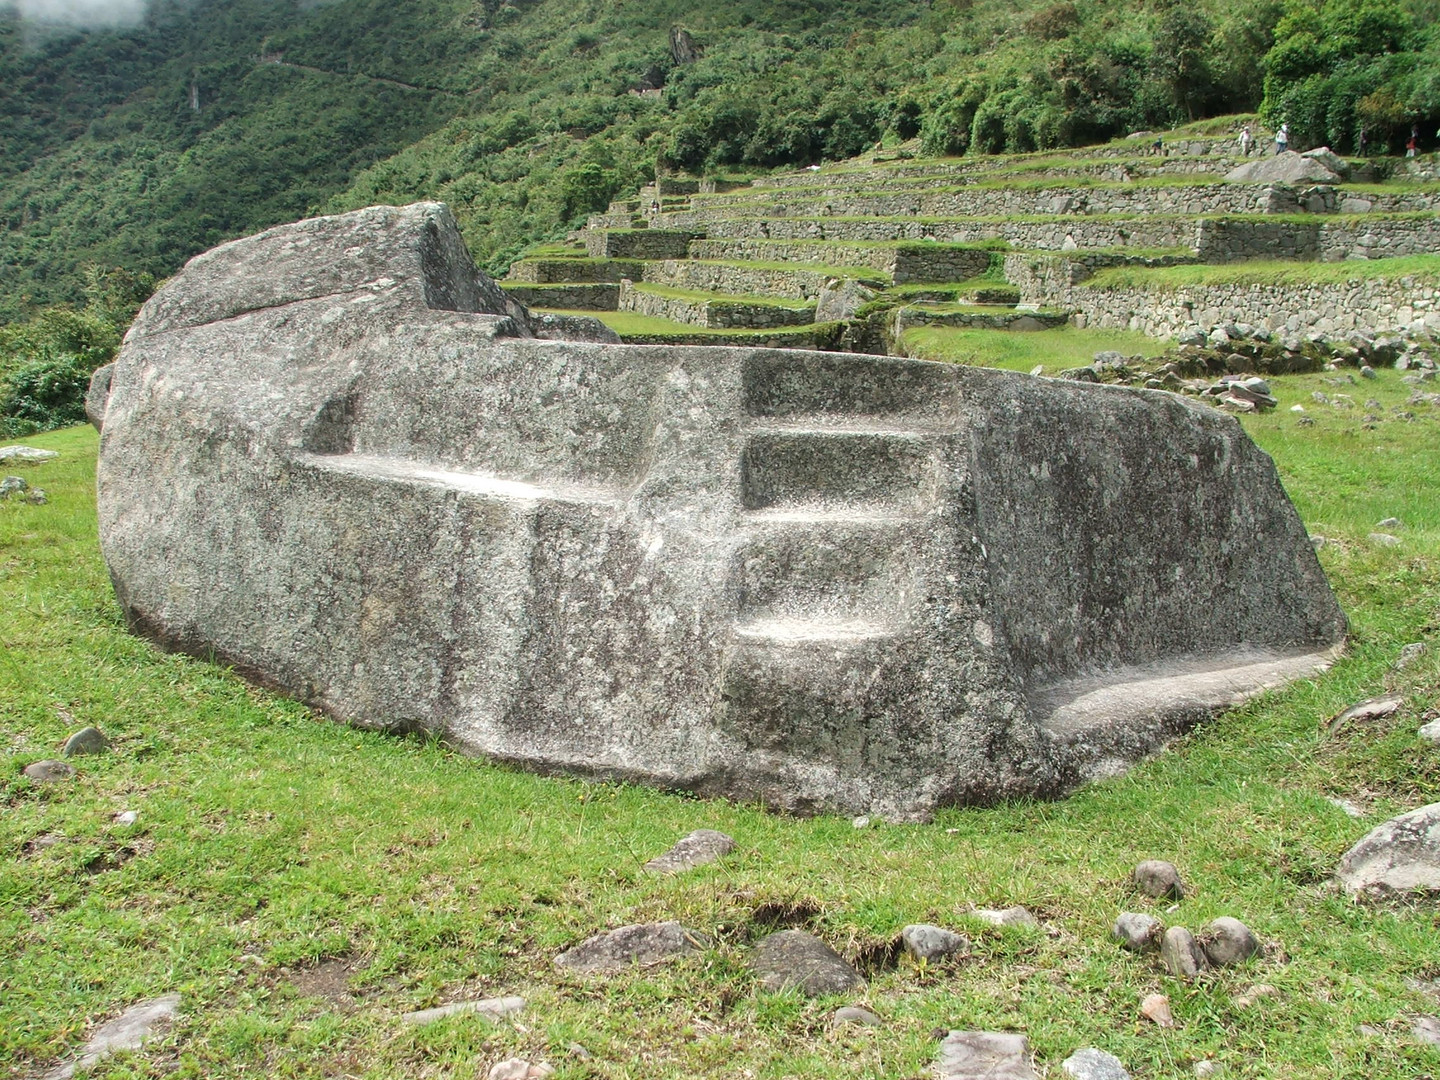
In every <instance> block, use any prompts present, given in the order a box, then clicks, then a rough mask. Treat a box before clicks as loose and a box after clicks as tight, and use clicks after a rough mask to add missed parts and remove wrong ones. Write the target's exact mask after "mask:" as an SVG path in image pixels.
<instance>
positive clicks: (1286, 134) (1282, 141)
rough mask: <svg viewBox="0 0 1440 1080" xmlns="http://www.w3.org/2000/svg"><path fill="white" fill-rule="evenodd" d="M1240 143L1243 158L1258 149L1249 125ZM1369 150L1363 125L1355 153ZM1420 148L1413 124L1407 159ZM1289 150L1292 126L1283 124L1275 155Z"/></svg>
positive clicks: (1417, 128)
mask: <svg viewBox="0 0 1440 1080" xmlns="http://www.w3.org/2000/svg"><path fill="white" fill-rule="evenodd" d="M1435 138H1436V140H1437V141H1440V131H1437V132H1435ZM1238 142H1239V144H1240V156H1241V157H1249V156H1250V151H1252V150H1255V149H1257V148H1258V143H1257V142H1256V139H1255V135H1254V133H1253V132H1252V131H1251V130H1250V125H1249V124H1246V125H1245V126H1244V127H1243V128H1241V129H1240V136H1239V139H1238ZM1369 148H1370V129H1369V128H1368V127H1366V126H1364V125H1362V126H1361V128H1360V134H1359V135H1358V136H1357V137H1356V140H1355V153H1356V154H1357V155H1358V156H1360V157H1364V156H1365V155H1366V153H1367V151H1368V150H1369ZM1419 148H1420V125H1419V124H1412V125H1410V138H1409V139H1408V140H1407V141H1406V143H1405V156H1406V157H1407V158H1413V157H1414V156H1415V154H1416V153H1417V152H1418V151H1419ZM1289 149H1290V125H1289V124H1281V125H1280V127H1279V129H1278V130H1277V131H1276V132H1275V153H1277V154H1283V153H1285V151H1287V150H1289Z"/></svg>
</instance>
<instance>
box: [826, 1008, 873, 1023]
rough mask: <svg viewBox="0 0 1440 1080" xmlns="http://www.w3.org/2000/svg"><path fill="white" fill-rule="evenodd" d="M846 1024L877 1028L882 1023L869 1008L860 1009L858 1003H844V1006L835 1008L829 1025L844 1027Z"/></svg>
mask: <svg viewBox="0 0 1440 1080" xmlns="http://www.w3.org/2000/svg"><path fill="white" fill-rule="evenodd" d="M846 1024H858V1025H860V1026H861V1027H872V1028H878V1027H881V1026H882V1025H883V1021H882V1020H881V1019H880V1017H878V1016H876V1015H875V1014H874V1013H873V1012H871V1011H870V1010H869V1009H862V1008H860V1006H858V1005H846V1006H845V1007H844V1008H840V1009H836V1010H835V1015H834V1016H832V1017H831V1018H830V1026H831V1027H844V1026H845V1025H846Z"/></svg>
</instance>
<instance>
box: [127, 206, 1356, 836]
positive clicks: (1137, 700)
mask: <svg viewBox="0 0 1440 1080" xmlns="http://www.w3.org/2000/svg"><path fill="white" fill-rule="evenodd" d="M589 322H590V321H589V320H571V321H562V322H560V323H555V324H550V325H548V326H547V324H545V323H544V322H543V321H542V320H537V319H535V318H534V317H532V316H531V315H530V313H529V312H528V311H526V310H525V309H524V308H523V306H521V305H519V304H518V303H515V302H513V301H509V300H507V298H506V297H505V296H504V295H503V294H502V293H501V292H500V290H499V289H498V288H496V287H495V285H494V283H493V282H490V281H489V279H487V278H484V277H483V276H481V275H479V274H478V273H477V272H476V271H475V269H474V266H473V264H472V263H471V261H470V258H469V256H468V254H467V253H466V252H465V249H464V246H463V244H462V243H461V242H460V238H459V232H458V230H457V229H456V227H455V224H454V222H453V220H452V219H451V218H450V216H449V214H448V212H447V211H446V210H445V209H444V208H443V207H440V206H438V205H434V204H420V205H417V206H413V207H406V208H389V207H376V208H372V209H370V210H365V211H360V212H357V213H355V214H347V215H343V216H340V217H333V218H320V219H315V220H312V221H306V222H301V223H299V224H297V225H293V226H287V227H285V228H280V229H273V230H270V231H269V232H266V233H263V234H261V235H259V236H256V237H252V238H249V239H246V240H240V241H236V242H234V243H231V244H227V245H224V246H223V247H220V248H217V249H215V250H214V251H212V252H209V253H207V254H205V255H201V256H199V257H197V258H196V259H194V260H192V261H191V263H190V264H189V265H188V266H187V267H186V268H185V270H183V271H182V272H181V273H180V274H178V275H177V276H176V277H174V278H173V279H172V280H171V281H170V282H169V283H168V284H167V285H166V286H165V287H164V288H163V289H161V290H160V292H158V293H157V294H156V295H155V296H154V297H153V298H152V299H151V300H150V301H149V302H148V303H147V305H146V306H145V308H144V310H143V311H142V312H141V315H140V317H139V318H138V320H137V321H136V324H135V326H134V328H133V329H132V330H131V333H130V335H129V337H128V338H127V341H126V344H125V346H124V348H123V349H122V350H121V353H120V355H119V356H118V358H117V361H116V367H115V370H114V374H113V378H112V380H111V386H110V394H109V400H108V405H107V407H106V411H105V415H104V418H103V419H104V431H103V434H102V438H101V456H100V465H99V517H100V530H101V542H102V546H103V550H104V554H105V557H106V560H107V562H108V564H109V567H110V571H111V574H112V577H113V580H114V582H115V586H116V590H117V594H118V596H119V599H120V601H121V604H122V606H123V608H124V610H125V613H126V615H127V617H128V619H129V621H130V624H131V625H132V626H133V627H134V628H135V629H136V630H137V631H139V632H141V633H144V634H147V635H149V636H151V637H153V638H154V639H156V640H157V641H160V642H162V643H164V644H166V645H168V646H170V647H174V648H179V649H185V650H188V651H191V652H194V653H197V654H200V655H203V656H214V657H217V658H219V659H221V660H223V661H224V662H226V663H229V664H232V665H234V666H235V668H236V669H237V670H239V671H241V672H244V673H247V674H249V675H250V676H252V677H254V678H257V679H259V680H261V681H263V682H266V683H268V684H271V685H274V686H277V687H280V688H282V689H284V690H285V691H287V692H289V693H291V694H294V695H295V696H297V697H299V698H301V699H303V700H305V701H307V702H309V703H311V704H313V705H315V706H316V707H318V708H321V709H324V710H326V711H328V712H330V713H332V714H334V715H336V716H338V717H341V718H344V719H346V720H349V721H352V722H354V723H357V724H360V725H364V726H367V727H372V728H381V729H388V730H402V731H411V730H423V731H426V732H431V733H433V734H435V735H436V736H440V737H443V738H445V739H447V740H448V741H450V742H451V743H453V744H454V745H456V746H458V747H460V748H462V749H464V750H467V751H470V752H473V753H477V754H485V755H488V756H490V757H493V758H497V759H500V760H505V761H511V762H516V763H518V764H521V765H524V766H527V767H530V768H535V769H541V770H563V771H568V772H572V773H579V774H585V775H591V776H604V777H620V778H627V779H634V780H639V781H644V782H647V783H651V784H657V785H661V786H666V787H675V788H684V789H688V790H692V791H696V792H700V793H711V794H720V795H726V796H731V797H734V798H739V799H746V800H760V801H763V802H764V803H766V804H767V805H772V806H776V807H784V808H788V809H792V810H797V811H817V810H843V811H849V812H854V813H870V812H874V813H878V814H882V815H886V816H889V817H894V818H915V817H923V816H925V815H926V814H928V813H929V812H931V811H932V810H933V809H934V808H935V807H938V806H942V805H945V804H950V803H983V802H990V801H994V800H996V799H1001V798H1006V797H1011V796H1021V795H1045V796H1051V795H1057V794H1059V793H1061V792H1063V791H1065V790H1068V789H1069V788H1071V787H1073V786H1074V785H1075V784H1078V783H1080V782H1083V781H1084V780H1086V779H1088V778H1090V777H1092V776H1097V775H1109V774H1111V773H1113V772H1115V771H1116V770H1117V769H1119V768H1122V767H1123V766H1124V764H1125V763H1127V762H1130V761H1133V760H1135V759H1136V758H1137V757H1139V756H1141V755H1144V754H1146V753H1148V752H1150V751H1152V750H1154V749H1155V748H1156V747H1157V746H1159V745H1161V744H1163V743H1164V742H1165V741H1166V740H1167V739H1168V738H1170V737H1172V736H1173V735H1175V734H1176V733H1177V732H1180V731H1183V730H1185V729H1186V728H1188V727H1189V726H1190V725H1192V724H1194V723H1195V722H1197V721H1198V720H1199V719H1201V718H1202V717H1203V716H1204V715H1205V714H1206V713H1207V712H1208V711H1209V710H1211V709H1213V708H1215V707H1218V706H1221V705H1224V704H1227V703H1229V702H1232V701H1234V700H1237V699H1238V698H1240V697H1243V696H1244V695H1246V694H1248V693H1253V692H1254V691H1256V690H1257V689H1259V688H1260V687H1263V686H1266V685H1269V684H1271V683H1273V682H1275V681H1278V680H1283V679H1285V678H1287V677H1294V676H1297V675H1301V674H1305V673H1309V672H1310V671H1312V670H1313V669H1314V668H1315V667H1316V666H1317V665H1318V664H1321V663H1323V662H1324V658H1325V653H1326V652H1327V650H1328V649H1330V647H1331V646H1333V645H1334V644H1335V643H1336V642H1338V641H1339V640H1340V637H1341V634H1342V632H1343V618H1342V616H1341V614H1340V611H1339V609H1338V607H1337V606H1336V604H1335V601H1334V598H1333V597H1332V596H1331V594H1330V592H1329V589H1328V588H1327V586H1326V584H1325V581H1324V578H1323V576H1322V575H1321V572H1320V568H1319V565H1318V563H1317V561H1316V557H1315V554H1314V550H1313V548H1312V547H1311V544H1310V542H1309V539H1308V537H1307V536H1306V534H1305V530H1304V529H1303V527H1302V526H1301V523H1300V521H1299V519H1298V517H1297V516H1296V514H1295V512H1294V510H1293V508H1292V507H1291V506H1290V504H1289V502H1288V501H1287V500H1286V498H1285V495H1284V492H1283V490H1282V489H1281V487H1280V484H1279V481H1278V479H1277V477H1276V475H1275V470H1274V467H1273V466H1272V464H1271V462H1270V460H1269V458H1267V457H1266V456H1265V455H1264V454H1262V453H1261V452H1260V451H1258V450H1257V449H1256V448H1255V447H1254V446H1253V444H1251V442H1250V441H1249V439H1248V438H1247V437H1246V436H1245V434H1244V432H1243V431H1241V429H1240V428H1239V426H1238V425H1237V424H1236V423H1235V422H1234V420H1233V419H1231V418H1229V417H1225V416H1222V415H1219V414H1218V413H1216V412H1215V411H1214V410H1211V409H1209V408H1206V407H1203V406H1199V405H1195V404H1191V403H1188V402H1186V401H1185V400H1183V399H1181V398H1179V397H1177V396H1174V395H1168V394H1152V393H1148V392H1145V391H1134V390H1129V389H1125V388H1119V387H1110V386H1082V385H1076V384H1070V383H1061V382H1057V381H1053V380H1047V379H1032V378H1026V377H1023V376H1015V375H1010V374H1007V373H1003V372H995V371H983V370H978V369H971V368H965V367H960V366H952V365H942V364H926V363H921V362H917V361H909V360H903V359H894V358H885V357H873V356H857V355H839V354H826V353H801V352H789V353H787V352H781V351H769V350H763V349H749V348H692V347H663V348H634V347H627V346H620V345H615V344H608V343H606V342H605V341H576V340H545V339H544V338H543V337H541V336H539V335H540V334H555V335H560V334H564V335H574V334H576V333H582V332H583V331H584V325H587V324H588V323H589Z"/></svg>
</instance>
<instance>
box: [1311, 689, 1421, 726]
mask: <svg viewBox="0 0 1440 1080" xmlns="http://www.w3.org/2000/svg"><path fill="white" fill-rule="evenodd" d="M1404 701H1405V698H1404V695H1402V694H1382V695H1381V696H1380V697H1372V698H1366V699H1365V700H1364V701H1357V702H1356V703H1355V704H1354V705H1351V706H1350V707H1349V708H1348V709H1341V710H1340V711H1339V712H1338V713H1336V714H1335V715H1334V716H1332V717H1330V720H1329V722H1328V723H1327V724H1326V726H1325V730H1326V731H1327V732H1329V733H1330V734H1331V735H1333V734H1335V732H1337V731H1339V730H1340V729H1341V728H1342V727H1344V726H1345V725H1346V724H1348V723H1350V722H1351V721H1352V720H1380V719H1382V718H1384V717H1386V716H1389V715H1390V714H1391V713H1393V712H1395V711H1396V710H1397V709H1399V708H1400V706H1401V705H1402V704H1403V703H1404Z"/></svg>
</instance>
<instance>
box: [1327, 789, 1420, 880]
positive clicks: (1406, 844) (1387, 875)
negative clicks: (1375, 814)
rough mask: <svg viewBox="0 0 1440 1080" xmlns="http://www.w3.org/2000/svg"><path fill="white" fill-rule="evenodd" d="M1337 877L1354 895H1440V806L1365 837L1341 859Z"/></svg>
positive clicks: (1397, 820)
mask: <svg viewBox="0 0 1440 1080" xmlns="http://www.w3.org/2000/svg"><path fill="white" fill-rule="evenodd" d="M1337 873H1338V876H1339V878H1340V884H1341V885H1343V886H1344V887H1345V888H1346V889H1347V890H1348V891H1349V892H1352V893H1360V892H1365V893H1384V892H1408V891H1411V890H1422V891H1428V892H1440V803H1431V804H1430V805H1429V806H1422V807H1421V808H1420V809H1418V810H1412V811H1410V813H1408V814H1401V815H1400V816H1399V817H1397V818H1392V819H1391V820H1389V821H1387V822H1385V824H1383V825H1379V826H1377V827H1376V828H1374V829H1372V830H1371V831H1370V832H1368V833H1366V834H1365V835H1364V836H1363V837H1361V838H1360V840H1359V841H1358V842H1357V843H1356V844H1355V846H1354V847H1352V848H1351V849H1350V850H1349V851H1347V852H1346V853H1345V855H1344V857H1343V858H1341V860H1340V869H1339V870H1338V872H1337Z"/></svg>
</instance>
